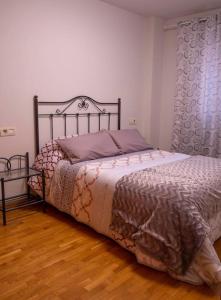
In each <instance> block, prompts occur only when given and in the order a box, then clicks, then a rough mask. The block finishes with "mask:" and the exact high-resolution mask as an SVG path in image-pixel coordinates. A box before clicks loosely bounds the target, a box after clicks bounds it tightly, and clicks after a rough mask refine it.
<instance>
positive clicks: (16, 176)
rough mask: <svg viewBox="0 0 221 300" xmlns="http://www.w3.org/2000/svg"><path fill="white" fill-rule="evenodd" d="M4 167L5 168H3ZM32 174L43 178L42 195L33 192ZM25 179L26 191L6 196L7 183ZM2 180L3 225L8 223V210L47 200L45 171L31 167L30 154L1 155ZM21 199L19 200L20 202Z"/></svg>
mask: <svg viewBox="0 0 221 300" xmlns="http://www.w3.org/2000/svg"><path fill="white" fill-rule="evenodd" d="M2 167H3V168H2ZM32 176H41V178H42V196H41V197H40V196H35V195H33V194H31V189H30V186H29V185H28V180H29V178H30V177H32ZM20 179H25V185H26V192H25V193H22V194H17V195H15V196H10V197H7V196H6V192H5V184H6V183H7V182H11V181H14V180H20ZM0 180H1V199H0V200H1V201H0V202H1V203H0V211H2V221H3V225H6V224H7V219H6V215H7V212H8V211H12V210H15V209H18V208H23V207H26V206H29V205H34V204H38V203H44V202H45V176H44V172H43V171H38V170H34V169H32V168H30V167H29V155H28V152H26V154H25V155H13V156H12V157H10V158H4V157H0ZM18 201H19V202H18Z"/></svg>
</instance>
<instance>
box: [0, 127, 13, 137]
mask: <svg viewBox="0 0 221 300" xmlns="http://www.w3.org/2000/svg"><path fill="white" fill-rule="evenodd" d="M15 132H16V130H15V127H0V137H4V136H11V135H15Z"/></svg>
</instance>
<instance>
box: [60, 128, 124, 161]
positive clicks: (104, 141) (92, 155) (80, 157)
mask: <svg viewBox="0 0 221 300" xmlns="http://www.w3.org/2000/svg"><path fill="white" fill-rule="evenodd" d="M56 142H57V143H58V144H59V146H60V147H61V148H62V150H63V151H64V153H65V154H66V155H67V156H68V158H69V159H70V161H71V163H72V164H73V163H77V162H80V161H85V160H91V159H97V158H101V157H106V156H114V155H117V154H120V153H121V151H120V149H119V148H118V147H117V146H116V145H115V143H114V142H113V140H112V138H111V137H110V136H109V134H108V133H107V132H105V131H102V132H97V133H91V134H84V135H79V136H77V137H73V138H69V139H64V140H56Z"/></svg>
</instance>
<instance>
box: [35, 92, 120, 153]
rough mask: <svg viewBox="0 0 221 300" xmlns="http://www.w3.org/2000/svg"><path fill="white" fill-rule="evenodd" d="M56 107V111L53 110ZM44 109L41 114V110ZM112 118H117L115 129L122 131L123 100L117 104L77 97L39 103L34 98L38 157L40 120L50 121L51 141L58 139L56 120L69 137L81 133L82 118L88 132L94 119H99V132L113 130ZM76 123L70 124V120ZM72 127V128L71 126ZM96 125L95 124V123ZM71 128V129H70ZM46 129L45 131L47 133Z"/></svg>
mask: <svg viewBox="0 0 221 300" xmlns="http://www.w3.org/2000/svg"><path fill="white" fill-rule="evenodd" d="M54 107H55V109H53V108H54ZM41 108H43V111H42V112H41V111H40V109H41ZM111 116H115V123H116V124H115V125H116V126H115V129H120V123H121V99H120V98H119V99H118V101H117V102H104V103H102V102H98V101H95V100H94V99H92V98H90V97H88V96H77V97H74V98H72V99H70V100H67V101H63V102H48V101H38V96H34V122H35V152H36V155H37V154H38V153H39V150H40V128H39V126H40V119H47V120H48V121H49V128H50V134H49V136H50V139H52V140H53V139H54V138H56V137H58V135H56V134H55V129H54V124H55V120H57V119H60V120H62V123H61V122H60V125H59V129H61V127H62V135H64V136H67V135H68V133H69V134H70V130H71V133H76V134H79V132H80V125H81V123H80V120H79V119H80V118H82V117H83V118H84V120H85V122H86V127H87V132H88V133H90V132H91V123H92V118H93V121H95V120H94V118H96V119H97V121H96V123H97V130H96V131H100V130H101V129H108V130H109V129H111V121H112V118H111ZM102 118H105V119H106V121H107V122H106V123H107V124H106V128H103V127H101V121H102ZM70 119H71V120H74V122H71V124H70V122H69V123H68V120H70ZM69 125H70V126H69ZM93 125H94V122H93ZM70 127H71V128H70ZM45 130H46V129H45V127H44V131H45Z"/></svg>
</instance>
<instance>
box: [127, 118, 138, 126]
mask: <svg viewBox="0 0 221 300" xmlns="http://www.w3.org/2000/svg"><path fill="white" fill-rule="evenodd" d="M136 125H137V121H136V119H135V118H131V119H129V126H136Z"/></svg>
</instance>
